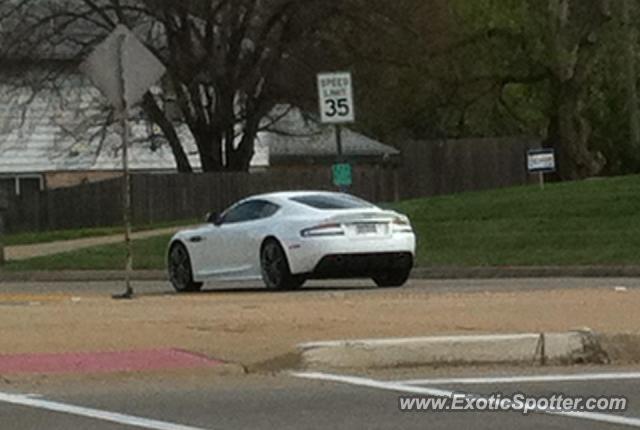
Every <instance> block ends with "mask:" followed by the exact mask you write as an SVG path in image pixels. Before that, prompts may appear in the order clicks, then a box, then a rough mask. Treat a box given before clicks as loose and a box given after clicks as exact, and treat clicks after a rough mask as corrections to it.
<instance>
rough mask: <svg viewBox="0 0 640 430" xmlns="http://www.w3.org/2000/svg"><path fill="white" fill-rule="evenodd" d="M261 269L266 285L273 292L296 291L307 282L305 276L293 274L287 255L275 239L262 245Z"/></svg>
mask: <svg viewBox="0 0 640 430" xmlns="http://www.w3.org/2000/svg"><path fill="white" fill-rule="evenodd" d="M260 269H261V272H262V280H263V281H264V284H265V285H266V287H267V288H269V289H272V290H296V289H298V288H300V287H302V284H304V282H305V281H306V278H305V277H304V276H301V275H292V274H291V269H290V268H289V261H288V260H287V255H286V254H285V252H284V249H282V246H281V245H280V243H278V241H277V240H275V239H268V240H267V241H265V242H264V244H263V245H262V248H261V249H260Z"/></svg>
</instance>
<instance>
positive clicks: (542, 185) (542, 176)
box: [538, 172, 544, 190]
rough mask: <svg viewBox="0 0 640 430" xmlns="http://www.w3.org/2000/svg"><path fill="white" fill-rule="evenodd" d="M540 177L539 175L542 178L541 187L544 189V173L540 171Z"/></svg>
mask: <svg viewBox="0 0 640 430" xmlns="http://www.w3.org/2000/svg"><path fill="white" fill-rule="evenodd" d="M538 177H539V180H540V189H541V190H544V173H542V172H539V173H538Z"/></svg>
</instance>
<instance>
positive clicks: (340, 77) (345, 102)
mask: <svg viewBox="0 0 640 430" xmlns="http://www.w3.org/2000/svg"><path fill="white" fill-rule="evenodd" d="M318 101H319V103H320V122H322V123H323V124H333V125H334V126H335V131H336V150H337V164H335V165H334V166H333V183H334V184H335V185H336V186H338V187H339V188H340V190H341V191H346V189H347V187H349V186H350V185H351V183H352V179H351V165H350V164H348V163H346V162H345V157H344V148H343V145H342V129H341V125H342V124H348V123H352V122H354V121H355V109H354V103H353V85H352V78H351V73H350V72H333V73H320V74H318ZM347 172H348V173H347ZM337 175H340V177H338V176H337Z"/></svg>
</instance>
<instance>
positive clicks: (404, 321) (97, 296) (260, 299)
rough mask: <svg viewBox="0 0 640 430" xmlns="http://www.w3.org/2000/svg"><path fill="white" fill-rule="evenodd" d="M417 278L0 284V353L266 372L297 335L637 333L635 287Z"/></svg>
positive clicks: (638, 294) (278, 364) (289, 360)
mask: <svg viewBox="0 0 640 430" xmlns="http://www.w3.org/2000/svg"><path fill="white" fill-rule="evenodd" d="M420 282H426V281H417V280H413V281H412V283H411V287H412V288H406V289H398V290H385V291H382V290H376V289H371V290H368V289H361V288H350V289H343V290H340V289H328V290H323V289H318V290H308V291H304V290H303V291H299V292H292V293H273V292H267V291H260V290H253V289H249V290H242V289H239V290H231V291H209V292H204V293H200V294H189V295H175V294H165V293H151V294H147V295H142V296H139V297H138V298H136V299H134V300H132V301H114V300H112V299H111V298H110V297H109V296H108V295H106V294H103V293H96V292H90V293H83V292H82V291H80V290H78V292H75V291H74V292H72V293H69V292H55V291H54V290H53V289H51V288H48V289H47V290H46V291H45V290H40V291H38V290H35V289H34V292H29V291H23V292H20V293H18V292H3V293H0V307H1V308H2V312H0V326H1V327H2V330H1V331H0V345H2V353H3V354H17V353H44V352H46V353H55V352H69V351H74V352H91V351H123V350H131V349H150V348H182V349H186V350H189V351H193V352H197V353H201V354H205V355H207V356H210V357H214V358H217V359H222V360H225V361H228V362H231V363H237V364H239V365H241V366H242V367H243V368H244V369H248V370H263V371H268V370H278V369H281V368H283V367H292V366H295V365H296V362H295V354H294V353H295V350H296V349H295V346H296V344H298V343H301V342H309V341H321V340H337V339H358V338H384V337H410V336H432V335H442V334H477V333H517V332H542V331H567V330H573V329H578V328H583V327H589V328H591V329H593V330H595V331H597V332H601V333H611V334H614V333H615V334H619V333H640V313H638V312H637V309H638V308H639V307H640V290H637V289H628V290H627V289H625V290H622V291H621V290H618V291H616V290H615V289H613V288H569V289H555V290H547V289H543V290H528V291H466V292H459V293H458V292H453V291H448V290H444V291H435V292H434V291H430V290H429V288H428V284H426V283H425V284H424V288H417V287H418V286H419V285H422V284H419V283H420ZM516 282H517V281H515V280H514V283H516ZM562 282H563V281H562V280H561V279H559V280H557V283H558V285H561V284H562ZM413 287H416V288H413Z"/></svg>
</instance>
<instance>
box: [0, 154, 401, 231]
mask: <svg viewBox="0 0 640 430" xmlns="http://www.w3.org/2000/svg"><path fill="white" fill-rule="evenodd" d="M353 181H354V184H353V187H352V188H351V191H352V192H353V193H354V194H356V195H359V196H361V197H363V198H365V199H368V200H372V201H391V200H394V199H395V198H396V196H395V193H396V191H395V190H397V184H395V183H394V181H395V175H394V172H393V171H392V170H390V169H387V168H382V167H364V166H360V167H356V168H355V170H354V178H353ZM299 189H316V190H335V187H334V186H333V185H332V183H331V171H330V168H329V167H318V168H314V169H310V170H308V171H305V172H285V171H280V172H268V173H266V172H265V173H251V174H249V173H205V174H163V175H154V174H145V175H133V176H132V219H133V222H134V224H137V225H140V224H148V223H154V222H159V221H172V220H179V219H188V218H201V217H203V216H204V214H206V213H207V212H209V211H222V210H223V209H224V208H226V207H227V206H228V205H229V204H231V203H233V202H234V201H236V200H238V199H240V198H243V197H246V196H249V195H252V194H257V193H266V192H271V191H283V190H299ZM6 220H7V230H8V231H10V232H19V231H37V230H40V231H45V230H59V229H74V228H85V227H100V226H111V225H117V224H119V223H121V221H122V184H121V181H120V180H119V179H114V180H107V181H102V182H96V183H88V184H83V185H80V186H76V187H70V188H60V189H53V190H45V191H41V192H37V193H23V194H21V195H20V196H14V197H13V198H12V199H11V201H10V204H9V209H8V211H7V216H6Z"/></svg>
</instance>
